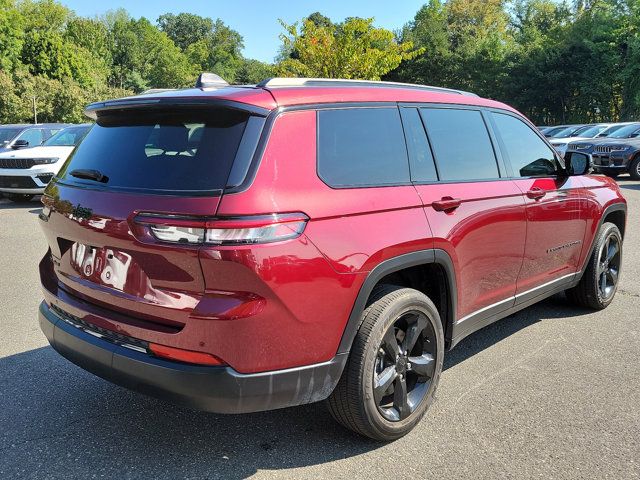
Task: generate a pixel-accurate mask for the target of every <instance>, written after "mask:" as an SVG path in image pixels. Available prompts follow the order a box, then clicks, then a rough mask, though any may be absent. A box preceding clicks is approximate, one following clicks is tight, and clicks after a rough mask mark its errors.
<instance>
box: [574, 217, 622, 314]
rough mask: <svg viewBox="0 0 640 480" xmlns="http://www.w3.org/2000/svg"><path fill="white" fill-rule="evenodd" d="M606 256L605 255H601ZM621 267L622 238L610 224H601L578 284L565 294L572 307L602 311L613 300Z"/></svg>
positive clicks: (618, 231) (614, 226)
mask: <svg viewBox="0 0 640 480" xmlns="http://www.w3.org/2000/svg"><path fill="white" fill-rule="evenodd" d="M605 252H606V255H605ZM621 265H622V235H621V234H620V230H619V229H618V227H617V226H616V225H614V224H613V223H609V222H607V223H603V224H602V226H601V227H600V230H599V231H598V235H597V237H596V240H595V246H594V248H593V253H592V254H591V258H589V263H588V264H587V268H586V270H585V272H584V274H583V275H582V278H581V279H580V283H578V285H576V286H575V287H573V288H571V289H569V290H567V291H566V294H567V298H568V299H569V300H570V301H571V302H572V303H574V304H576V305H578V306H581V307H586V308H592V309H594V310H602V309H604V308H607V307H608V306H609V304H610V303H611V302H612V301H613V298H614V297H615V294H616V290H617V289H618V282H619V279H620V267H621Z"/></svg>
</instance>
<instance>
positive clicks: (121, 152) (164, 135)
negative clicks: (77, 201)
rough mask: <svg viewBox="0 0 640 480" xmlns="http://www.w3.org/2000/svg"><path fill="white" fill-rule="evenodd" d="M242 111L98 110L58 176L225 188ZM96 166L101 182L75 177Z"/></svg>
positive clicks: (144, 185)
mask: <svg viewBox="0 0 640 480" xmlns="http://www.w3.org/2000/svg"><path fill="white" fill-rule="evenodd" d="M248 118H249V116H248V114H246V113H244V112H239V111H236V110H229V109H216V110H193V109H190V110H189V111H186V110H185V111H180V110H176V109H174V110H172V111H166V112H164V111H157V110H146V111H131V110H129V111H122V112H120V113H117V114H103V115H99V116H98V119H97V121H96V125H95V126H94V127H93V128H91V130H90V131H89V133H88V134H87V136H86V137H85V138H84V140H83V141H82V142H81V143H80V145H79V146H78V148H77V149H76V150H75V153H74V154H73V156H72V157H71V159H70V161H69V162H68V163H67V165H66V166H65V168H64V169H63V171H62V172H61V173H60V178H62V179H63V180H64V181H65V182H70V183H76V184H77V183H81V184H90V185H93V186H96V187H104V188H108V189H119V190H142V191H147V190H150V191H153V192H154V193H169V194H174V193H191V194H199V193H200V194H203V193H207V192H213V191H215V190H220V189H223V188H224V187H225V184H226V181H227V178H228V176H229V171H230V169H231V166H232V164H233V160H234V158H235V155H236V152H237V150H238V146H239V144H240V141H241V139H242V135H243V132H244V130H245V126H246V123H247V121H248ZM74 170H96V171H98V172H99V173H100V174H102V175H103V176H104V177H106V179H103V181H102V182H93V181H91V180H86V179H80V178H76V177H75V176H74V175H72V173H73V172H74Z"/></svg>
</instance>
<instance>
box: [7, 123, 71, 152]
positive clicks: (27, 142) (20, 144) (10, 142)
mask: <svg viewBox="0 0 640 480" xmlns="http://www.w3.org/2000/svg"><path fill="white" fill-rule="evenodd" d="M66 126H67V124H64V123H39V124H34V125H30V124H16V125H0V153H2V152H9V151H11V150H18V149H20V148H28V147H37V146H38V145H42V143H43V142H44V141H45V140H47V139H48V138H50V137H51V136H52V135H54V134H55V133H56V132H58V131H60V130H61V129H63V128H64V127H66Z"/></svg>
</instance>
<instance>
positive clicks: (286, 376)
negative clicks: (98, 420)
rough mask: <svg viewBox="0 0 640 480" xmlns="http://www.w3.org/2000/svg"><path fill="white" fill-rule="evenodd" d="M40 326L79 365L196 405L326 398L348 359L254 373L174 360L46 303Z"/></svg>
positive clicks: (242, 409) (237, 406)
mask: <svg viewBox="0 0 640 480" xmlns="http://www.w3.org/2000/svg"><path fill="white" fill-rule="evenodd" d="M38 316H39V321H40V328H41V329H42V331H43V332H44V334H45V335H46V337H47V339H48V340H49V343H50V344H51V346H52V347H53V348H54V349H55V350H57V351H58V352H59V353H60V354H61V355H62V356H64V357H66V358H67V359H68V360H70V361H72V362H73V363H75V364H76V365H78V366H80V367H82V368H84V369H85V370H87V371H89V372H92V373H94V374H96V375H98V376H100V377H102V378H104V379H106V380H109V381H111V382H113V383H115V384H118V385H122V386H124V387H127V388H130V389H132V390H136V391H139V392H141V393H145V394H148V395H152V396H155V397H158V398H162V399H166V400H169V401H172V402H174V403H178V404H182V405H186V406H188V407H191V408H196V409H198V410H206V411H210V412H217V413H247V412H257V411H262V410H274V409H277V408H284V407H290V406H294V405H301V404H305V403H312V402H317V401H320V400H324V399H325V398H327V397H328V396H329V395H330V394H331V392H332V391H333V389H334V388H335V386H336V384H337V383H338V380H339V379H340V375H341V374H342V370H343V368H344V365H345V363H346V360H347V354H339V355H336V356H335V357H334V358H333V359H331V360H330V361H328V362H324V363H319V364H314V365H308V366H304V367H297V368H291V369H286V370H277V371H271V372H264V373H255V374H241V373H238V372H236V371H235V370H234V369H232V368H231V367H206V366H197V365H188V364H182V363H178V362H171V361H167V360H163V359H160V358H156V357H152V356H150V355H148V354H145V353H142V352H138V351H135V350H131V349H128V348H125V347H123V346H120V345H117V344H115V343H111V342H109V341H107V340H104V339H102V338H98V337H95V336H93V335H91V334H89V333H87V332H85V331H83V330H81V329H79V328H76V327H74V326H73V325H71V324H69V323H67V322H65V321H64V320H62V319H61V318H60V317H59V316H58V315H56V313H55V312H53V311H52V310H51V309H50V308H49V307H48V305H47V304H46V303H45V302H42V303H41V304H40V310H39V315H38Z"/></svg>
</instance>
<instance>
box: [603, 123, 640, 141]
mask: <svg viewBox="0 0 640 480" xmlns="http://www.w3.org/2000/svg"><path fill="white" fill-rule="evenodd" d="M638 129H640V124H634V125H625V126H624V127H620V128H618V129H617V130H616V131H614V132H613V133H610V134H609V135H607V137H608V138H629V137H630V136H631V135H633V134H634V133H635V132H636V131H637V130H638Z"/></svg>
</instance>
